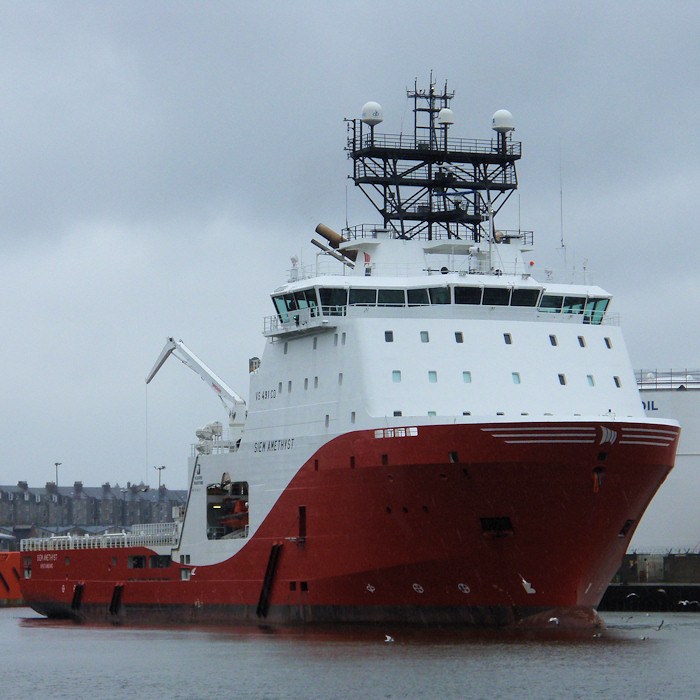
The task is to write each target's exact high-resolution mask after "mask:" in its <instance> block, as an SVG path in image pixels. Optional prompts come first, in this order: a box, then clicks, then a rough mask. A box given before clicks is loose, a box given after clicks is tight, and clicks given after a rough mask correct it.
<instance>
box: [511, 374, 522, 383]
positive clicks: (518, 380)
mask: <svg viewBox="0 0 700 700" xmlns="http://www.w3.org/2000/svg"><path fill="white" fill-rule="evenodd" d="M511 376H512V377H513V384H520V372H512V373H511Z"/></svg>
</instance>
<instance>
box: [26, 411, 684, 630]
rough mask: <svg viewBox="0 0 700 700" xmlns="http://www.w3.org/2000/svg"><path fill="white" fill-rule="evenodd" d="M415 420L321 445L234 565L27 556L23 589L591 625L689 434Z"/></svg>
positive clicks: (55, 607)
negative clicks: (410, 427)
mask: <svg viewBox="0 0 700 700" xmlns="http://www.w3.org/2000/svg"><path fill="white" fill-rule="evenodd" d="M419 431H420V432H419V435H415V436H409V435H408V434H407V429H395V430H393V431H392V430H383V431H362V432H356V433H350V434H346V435H342V436H340V437H338V438H335V439H334V440H332V441H330V442H329V443H327V444H326V445H324V446H323V447H322V448H321V449H320V450H319V451H318V452H317V453H316V454H315V455H314V456H313V457H312V458H311V459H310V460H308V462H307V463H306V464H305V465H304V466H303V467H302V468H301V469H300V470H299V472H298V473H297V474H296V476H295V477H294V478H293V479H292V481H291V483H290V484H289V486H288V487H287V488H286V489H285V491H284V492H283V493H282V495H281V496H280V498H279V499H278V501H277V503H276V504H275V506H274V507H273V508H272V510H271V511H270V513H269V514H268V516H267V517H266V518H265V520H264V521H263V523H262V524H261V526H260V527H259V528H258V529H257V531H256V532H255V533H254V534H253V535H252V536H251V538H250V540H249V541H248V542H247V543H246V545H245V546H244V547H243V548H242V549H241V550H240V552H239V553H238V554H236V555H235V556H234V557H231V558H230V559H228V560H226V561H223V562H220V563H218V564H213V565H208V566H195V565H194V564H193V565H192V566H183V565H182V564H178V563H176V562H173V563H172V565H171V566H170V567H168V568H161V569H149V568H144V569H129V568H127V558H128V556H129V555H134V554H142V555H149V554H151V553H152V552H151V551H150V550H148V549H146V548H137V547H132V548H110V549H107V548H105V549H71V550H60V551H53V550H52V551H48V550H46V551H42V552H35V551H31V552H29V551H27V552H24V553H23V558H24V561H23V566H24V568H25V578H23V580H22V593H23V595H24V598H25V600H26V601H27V603H28V604H30V605H31V606H32V607H33V608H34V609H35V610H36V611H38V612H40V613H42V614H45V615H48V616H50V617H72V618H77V619H92V620H101V621H102V620H105V619H115V620H128V621H132V622H139V621H143V620H157V619H158V620H168V621H180V622H189V621H200V622H206V621H214V622H218V623H220V622H222V621H226V620H230V621H236V622H242V621H250V622H260V621H263V620H264V621H265V622H275V623H278V622H279V623H296V622H386V621H393V622H411V623H426V624H435V623H439V624H489V625H503V624H513V623H522V622H523V621H525V622H527V621H533V620H534V621H537V620H545V621H549V619H550V617H557V618H559V619H560V620H561V621H562V623H564V624H565V623H566V622H569V623H573V624H577V625H578V624H591V623H594V622H595V613H594V609H595V607H596V606H597V604H598V602H599V601H600V599H601V597H602V595H603V593H604V592H605V589H606V586H607V584H608V583H609V581H610V579H611V578H612V576H613V574H614V573H615V571H616V570H617V569H618V567H619V565H620V563H621V561H622V557H623V554H624V553H625V550H626V548H627V545H628V544H629V540H630V538H631V536H632V534H633V532H634V529H635V527H636V524H637V523H638V522H639V519H640V518H641V516H642V514H643V512H644V510H645V509H646V507H647V505H648V504H649V502H650V500H651V498H652V497H653V495H654V493H655V492H656V490H657V489H658V488H659V486H660V485H661V483H662V482H663V481H664V479H665V478H666V475H667V474H668V472H669V471H670V470H671V468H672V465H673V461H674V456H675V450H676V446H677V442H678V433H679V429H678V428H676V427H673V426H668V425H663V424H658V423H654V424H651V423H632V422H629V423H625V422H617V421H615V422H613V421H607V422H601V423H590V422H583V421H582V422H579V423H558V424H552V423H531V424H522V423H509V424H488V425H453V426H444V425H443V426H421V427H420V428H419ZM416 432H418V431H416ZM380 438H381V439H380ZM183 569H189V572H187V576H188V577H189V579H188V580H182V579H183V573H182V570H183ZM28 575H29V577H26V576H28Z"/></svg>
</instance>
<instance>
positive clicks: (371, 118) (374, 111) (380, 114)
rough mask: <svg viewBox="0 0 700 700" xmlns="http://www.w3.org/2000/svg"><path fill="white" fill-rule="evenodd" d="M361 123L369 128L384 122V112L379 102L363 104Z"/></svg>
mask: <svg viewBox="0 0 700 700" xmlns="http://www.w3.org/2000/svg"><path fill="white" fill-rule="evenodd" d="M361 119H362V121H363V122H364V123H365V124H369V126H376V125H377V124H381V123H382V122H383V121H384V110H383V109H382V106H381V105H380V104H379V102H365V104H364V105H362V117H361Z"/></svg>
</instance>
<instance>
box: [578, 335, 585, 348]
mask: <svg viewBox="0 0 700 700" xmlns="http://www.w3.org/2000/svg"><path fill="white" fill-rule="evenodd" d="M578 344H579V345H580V346H581V347H582V348H585V347H586V339H585V338H584V337H583V336H582V335H580V336H579V337H578Z"/></svg>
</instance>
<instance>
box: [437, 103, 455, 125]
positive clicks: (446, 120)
mask: <svg viewBox="0 0 700 700" xmlns="http://www.w3.org/2000/svg"><path fill="white" fill-rule="evenodd" d="M454 123H455V115H454V114H453V113H452V110H451V109H449V107H443V108H442V109H441V110H440V111H439V112H438V124H454Z"/></svg>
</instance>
